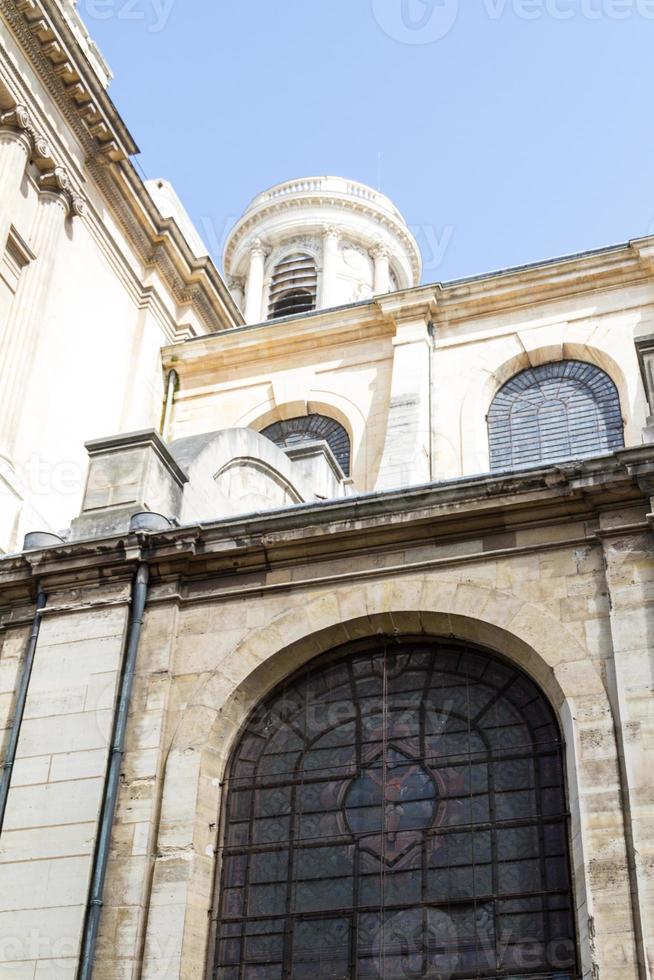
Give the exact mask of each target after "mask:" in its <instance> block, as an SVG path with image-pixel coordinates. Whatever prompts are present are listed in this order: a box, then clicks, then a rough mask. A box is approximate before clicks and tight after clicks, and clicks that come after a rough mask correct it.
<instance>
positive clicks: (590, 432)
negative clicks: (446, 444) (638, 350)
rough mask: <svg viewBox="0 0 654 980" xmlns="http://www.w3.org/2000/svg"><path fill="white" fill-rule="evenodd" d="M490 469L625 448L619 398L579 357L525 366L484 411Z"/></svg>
mask: <svg viewBox="0 0 654 980" xmlns="http://www.w3.org/2000/svg"><path fill="white" fill-rule="evenodd" d="M488 431H489V440H490V458H491V469H492V470H505V469H512V468H515V467H519V466H536V465H538V464H539V463H553V462H556V461H557V460H564V459H578V458H581V457H585V456H601V455H603V454H605V453H610V452H614V451H615V450H616V449H622V448H623V447H624V433H623V425H622V413H621V410H620V397H619V395H618V391H617V388H616V386H615V384H614V383H613V381H612V380H611V378H610V377H609V376H608V374H605V373H604V371H601V370H600V369H599V368H598V367H595V366H594V365H593V364H585V363H583V362H582V361H557V362H555V363H552V364H544V365H542V366H541V367H536V368H529V369H528V370H527V371H521V372H520V374H516V375H515V377H513V378H511V380H510V381H508V382H507V384H505V385H504V387H503V388H502V389H501V390H500V391H499V392H498V394H497V395H496V397H495V400H494V401H493V404H492V405H491V409H490V412H489V415H488Z"/></svg>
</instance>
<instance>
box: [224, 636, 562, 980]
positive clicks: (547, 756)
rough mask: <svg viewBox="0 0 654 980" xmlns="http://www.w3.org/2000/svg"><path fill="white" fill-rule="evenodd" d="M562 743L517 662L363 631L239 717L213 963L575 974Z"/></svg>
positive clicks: (275, 971)
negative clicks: (362, 638)
mask: <svg viewBox="0 0 654 980" xmlns="http://www.w3.org/2000/svg"><path fill="white" fill-rule="evenodd" d="M563 773H564V748H563V745H562V742H561V737H560V733H559V728H558V725H557V722H556V720H555V716H554V713H553V711H552V708H551V707H550V705H549V703H548V702H547V701H546V700H545V698H544V696H543V695H542V693H541V692H540V691H539V690H538V688H537V687H536V686H535V685H534V683H533V682H532V681H531V680H530V679H529V678H528V677H527V676H526V675H525V674H523V673H522V672H521V671H520V670H518V669H517V668H516V667H514V666H513V665H511V664H509V663H508V662H505V661H504V660H503V659H500V658H499V657H497V656H495V655H490V654H488V653H487V652H485V651H482V650H478V649H473V648H469V647H463V646H459V645H456V644H454V643H427V642H425V641H424V640H416V641H413V640H411V639H406V640H403V641H402V642H400V643H398V642H397V641H388V642H386V641H384V640H377V641H375V643H374V645H370V643H369V642H366V643H362V644H359V645H358V646H357V647H355V648H350V649H349V650H348V651H347V652H340V653H337V654H336V655H332V656H330V657H328V658H323V659H322V660H321V661H319V662H318V663H317V665H314V666H311V667H310V668H309V669H307V670H305V671H303V672H302V673H301V674H300V675H297V676H296V677H295V678H293V679H291V681H290V682H288V683H287V684H285V685H284V686H283V687H281V688H280V689H278V690H277V691H276V692H275V693H274V694H273V695H272V696H271V697H270V698H268V699H267V700H266V701H265V702H264V703H263V704H262V705H260V707H259V708H258V709H257V710H256V711H255V712H254V714H253V715H252V716H251V718H250V720H249V723H248V724H247V725H246V728H245V730H244V732H243V734H242V737H241V739H240V742H239V744H238V746H237V748H236V750H235V753H234V756H233V760H232V763H231V767H230V770H229V774H228V779H227V790H226V804H225V811H224V817H223V832H224V841H223V847H222V870H221V875H220V887H219V895H218V900H217V922H216V945H215V959H214V965H213V978H214V980H245V978H247V980H252V978H260V980H317V978H320V980H327V978H330V980H354V978H361V980H396V978H398V980H399V978H405V977H413V978H418V977H421V978H435V977H448V978H450V980H480V978H491V977H492V978H507V980H520V978H527V977H528V978H530V980H537V978H538V980H578V977H579V973H578V967H577V946H576V938H575V924H574V913H573V910H574V902H573V898H572V891H571V875H570V859H569V851H568V817H567V813H566V800H565V791H564V776H563Z"/></svg>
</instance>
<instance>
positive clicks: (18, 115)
mask: <svg viewBox="0 0 654 980" xmlns="http://www.w3.org/2000/svg"><path fill="white" fill-rule="evenodd" d="M0 127H2V128H5V129H11V130H13V131H14V132H16V133H20V134H21V135H22V136H24V137H25V138H26V139H27V142H28V144H29V152H30V156H31V160H32V163H33V164H34V165H35V167H36V168H37V170H38V171H39V178H38V186H39V189H40V190H45V191H54V192H55V193H56V194H59V195H60V196H61V197H62V198H63V200H64V201H65V204H66V208H67V210H68V211H69V213H70V214H71V215H73V217H75V216H80V217H81V216H83V215H84V214H85V213H86V200H85V198H84V197H83V196H82V194H80V192H79V191H78V190H77V189H76V188H75V187H74V185H73V181H72V180H71V177H70V173H69V171H68V170H67V169H66V167H64V166H62V165H61V163H60V162H58V160H57V158H56V156H55V153H54V152H53V150H52V147H51V145H50V143H49V142H48V140H47V139H46V137H45V136H44V135H43V134H42V133H41V132H40V131H39V129H38V128H37V125H36V124H35V123H34V121H33V119H32V117H31V115H30V113H29V111H28V109H27V106H24V105H16V106H14V107H13V109H10V110H9V111H8V112H3V113H0Z"/></svg>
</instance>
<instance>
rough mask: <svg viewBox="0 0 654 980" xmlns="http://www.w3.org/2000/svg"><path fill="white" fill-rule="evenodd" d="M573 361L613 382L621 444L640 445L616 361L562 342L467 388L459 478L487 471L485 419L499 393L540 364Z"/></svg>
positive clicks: (518, 357)
mask: <svg viewBox="0 0 654 980" xmlns="http://www.w3.org/2000/svg"><path fill="white" fill-rule="evenodd" d="M564 360H575V361H583V362H585V363H587V364H594V365H595V366H596V367H598V368H600V370H602V371H604V372H605V374H607V375H608V376H609V377H610V378H611V380H612V381H613V382H614V384H615V386H616V388H617V389H618V395H619V397H620V406H621V411H622V419H623V423H624V427H625V429H624V433H625V442H626V444H627V445H633V444H638V443H640V428H639V426H638V425H635V424H634V420H633V418H632V413H631V412H630V411H629V405H630V404H631V396H630V390H629V383H628V380H627V375H626V373H625V371H624V369H623V367H622V366H621V365H620V364H619V363H618V361H617V360H616V359H615V358H614V357H612V356H611V355H610V354H609V353H608V352H607V351H605V350H602V349H601V348H599V347H595V346H593V345H591V344H587V343H583V342H580V343H572V342H562V343H553V344H551V345H543V346H540V347H537V348H534V349H533V350H527V349H524V348H523V349H522V350H521V351H520V352H519V353H517V354H514V355H513V356H512V357H509V358H507V359H506V360H504V361H502V363H500V364H499V365H497V367H495V368H493V369H492V370H489V371H487V372H486V373H485V374H484V375H483V377H482V378H481V379H479V381H478V383H476V384H474V385H471V386H470V388H469V390H468V392H467V393H466V395H465V397H464V399H463V403H462V405H461V424H460V431H461V457H462V471H463V474H464V475H465V474H468V473H483V472H487V471H488V470H489V468H490V452H489V442H488V430H487V426H486V417H487V415H488V412H489V409H490V406H491V404H492V402H493V399H494V398H495V396H496V395H497V394H498V392H499V391H500V389H501V388H502V387H503V386H504V385H505V384H506V383H507V381H509V380H510V379H511V378H513V377H514V376H515V375H516V374H519V373H520V372H521V371H525V370H527V368H530V367H531V368H533V367H540V366H541V365H543V364H548V363H553V362H558V361H564Z"/></svg>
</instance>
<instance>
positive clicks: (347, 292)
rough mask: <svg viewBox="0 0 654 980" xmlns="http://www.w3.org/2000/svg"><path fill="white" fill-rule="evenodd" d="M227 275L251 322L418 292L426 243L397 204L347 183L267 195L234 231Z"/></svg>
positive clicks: (309, 181)
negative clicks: (418, 238) (415, 288)
mask: <svg viewBox="0 0 654 980" xmlns="http://www.w3.org/2000/svg"><path fill="white" fill-rule="evenodd" d="M224 269H225V274H226V276H227V282H228V284H229V286H230V289H231V290H232V294H233V296H234V299H235V300H236V302H237V303H238V304H239V306H240V307H241V309H242V310H243V312H244V314H245V319H246V322H247V323H260V322H261V321H263V320H273V319H277V318H279V317H284V316H292V315H295V314H299V313H306V312H309V311H311V310H316V309H318V310H319V309H328V308H330V307H334V306H344V305H347V304H350V303H357V302H361V301H364V300H367V299H370V298H371V297H372V296H376V295H379V294H383V293H389V292H394V291H395V290H398V289H407V288H409V287H411V286H416V285H418V283H419V281H420V275H421V271H422V261H421V256H420V250H419V248H418V243H417V242H416V240H415V238H414V237H413V235H412V233H411V231H410V229H409V227H408V225H407V223H406V221H405V220H404V218H403V217H402V215H401V214H400V212H399V211H398V209H397V208H396V207H395V205H394V204H393V203H392V201H391V200H389V198H387V197H386V196H385V195H384V194H380V193H379V192H378V191H375V190H373V189H372V188H371V187H367V186H366V185H365V184H359V183H357V182H356V181H351V180H345V179H344V178H342V177H304V178H302V179H300V180H291V181H286V182H285V183H283V184H277V185H276V186H275V187H272V188H270V190H268V191H264V193H263V194H259V195H258V197H255V199H254V200H253V201H252V203H251V204H250V205H249V206H248V208H247V209H246V211H245V213H244V215H243V217H242V218H241V219H240V220H239V221H238V222H237V224H236V226H235V227H234V228H233V230H232V231H231V232H230V234H229V237H228V239H227V243H226V246H225V254H224Z"/></svg>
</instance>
